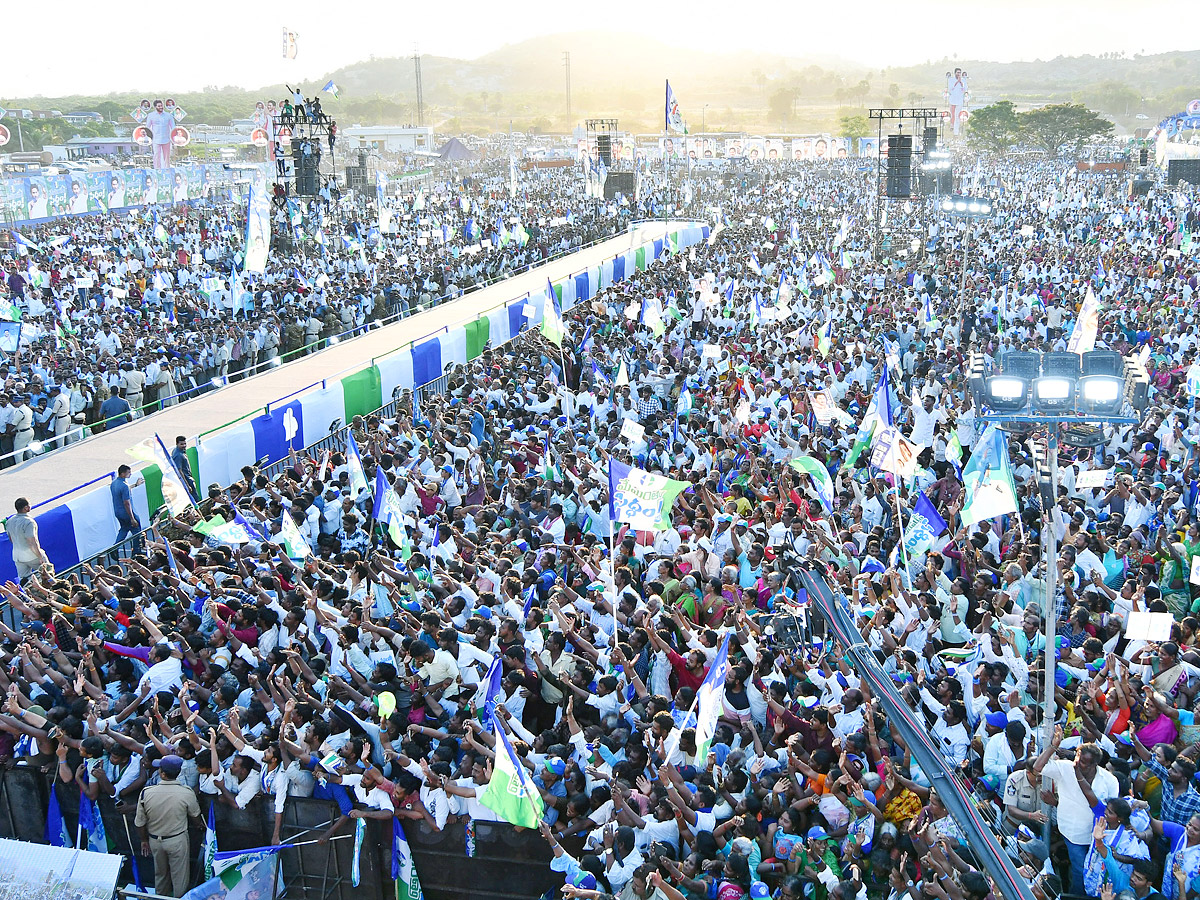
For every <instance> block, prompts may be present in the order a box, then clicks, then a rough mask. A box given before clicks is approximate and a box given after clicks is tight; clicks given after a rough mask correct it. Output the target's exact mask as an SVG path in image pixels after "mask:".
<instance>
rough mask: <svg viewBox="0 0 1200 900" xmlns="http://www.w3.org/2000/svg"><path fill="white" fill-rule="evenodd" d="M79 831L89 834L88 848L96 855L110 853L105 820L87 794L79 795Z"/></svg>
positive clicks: (81, 793)
mask: <svg viewBox="0 0 1200 900" xmlns="http://www.w3.org/2000/svg"><path fill="white" fill-rule="evenodd" d="M79 829H80V830H81V831H86V832H87V848H88V849H89V850H91V851H93V852H95V853H107V852H108V837H107V835H105V833H104V819H103V818H102V817H101V816H100V810H99V808H98V807H97V806H96V804H95V803H94V802H93V801H92V800H91V799H90V798H89V797H88V795H87V794H85V793H83V792H80V794H79Z"/></svg>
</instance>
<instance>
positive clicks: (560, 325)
mask: <svg viewBox="0 0 1200 900" xmlns="http://www.w3.org/2000/svg"><path fill="white" fill-rule="evenodd" d="M554 307H555V302H554V290H553V288H552V287H550V285H549V284H547V287H546V295H545V296H544V297H543V298H542V325H541V329H540V331H541V333H542V337H544V338H545V339H546V340H548V341H549V342H550V343H552V344H553V345H554V346H555V347H559V348H561V347H562V343H563V338H564V337H565V336H566V330H567V329H566V325H565V323H564V322H563V320H562V319H561V318H559V315H558V311H557V310H556V309H555V308H554Z"/></svg>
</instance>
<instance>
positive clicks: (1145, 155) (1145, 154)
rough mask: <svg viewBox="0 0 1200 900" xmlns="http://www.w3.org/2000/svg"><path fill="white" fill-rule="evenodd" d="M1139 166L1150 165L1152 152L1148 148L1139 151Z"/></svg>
mask: <svg viewBox="0 0 1200 900" xmlns="http://www.w3.org/2000/svg"><path fill="white" fill-rule="evenodd" d="M1138 165H1139V166H1148V165H1150V150H1149V148H1148V147H1143V148H1142V149H1141V150H1139V151H1138Z"/></svg>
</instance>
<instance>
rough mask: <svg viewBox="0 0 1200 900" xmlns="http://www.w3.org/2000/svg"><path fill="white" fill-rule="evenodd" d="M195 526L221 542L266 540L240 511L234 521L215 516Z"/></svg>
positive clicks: (197, 529) (204, 533)
mask: <svg viewBox="0 0 1200 900" xmlns="http://www.w3.org/2000/svg"><path fill="white" fill-rule="evenodd" d="M285 518H287V517H286V516H285ZM194 527H195V529H196V531H198V532H200V533H201V534H203V535H207V536H208V537H210V538H212V539H213V540H214V541H217V542H218V543H221V544H248V543H250V542H251V541H263V540H265V539H264V538H263V536H262V535H261V534H259V533H258V531H257V530H256V529H255V528H254V526H253V525H251V524H250V522H249V521H248V520H247V519H246V517H245V516H243V515H242V514H241V513H240V512H238V513H235V515H234V520H233V521H232V522H226V521H225V519H224V518H223V517H221V516H213V517H212V518H211V519H208V520H207V521H204V522H201V523H200V524H198V525H196V526H194Z"/></svg>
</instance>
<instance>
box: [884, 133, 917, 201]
mask: <svg viewBox="0 0 1200 900" xmlns="http://www.w3.org/2000/svg"><path fill="white" fill-rule="evenodd" d="M885 189H886V193H887V196H889V197H892V198H894V199H908V198H909V197H911V196H912V135H911V134H889V135H888V155H887V182H886V184H885Z"/></svg>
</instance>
